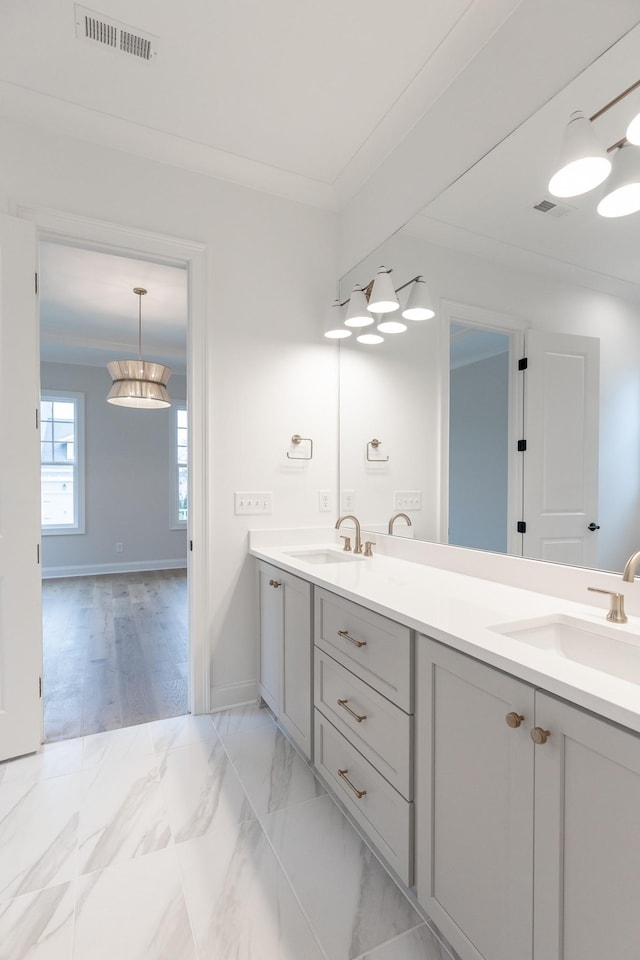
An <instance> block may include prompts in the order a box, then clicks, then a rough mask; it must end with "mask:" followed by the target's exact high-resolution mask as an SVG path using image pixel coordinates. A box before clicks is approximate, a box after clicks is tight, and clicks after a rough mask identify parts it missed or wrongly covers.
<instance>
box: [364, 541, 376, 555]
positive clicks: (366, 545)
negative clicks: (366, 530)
mask: <svg viewBox="0 0 640 960" xmlns="http://www.w3.org/2000/svg"><path fill="white" fill-rule="evenodd" d="M375 545H376V542H375V540H365V542H364V555H365V557H372V556H373V550H372V549H371V547H375Z"/></svg>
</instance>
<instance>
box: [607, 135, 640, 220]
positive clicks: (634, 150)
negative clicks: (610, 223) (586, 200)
mask: <svg viewBox="0 0 640 960" xmlns="http://www.w3.org/2000/svg"><path fill="white" fill-rule="evenodd" d="M638 210H640V147H636V146H633V145H632V144H630V143H625V144H623V145H622V146H621V147H618V149H617V150H616V152H615V154H614V157H613V172H612V174H611V179H610V180H609V182H608V183H607V192H606V193H605V195H604V196H603V197H602V199H601V200H600V203H599V204H598V213H599V214H600V216H601V217H626V216H627V215H628V214H630V213H636V212H637V211H638Z"/></svg>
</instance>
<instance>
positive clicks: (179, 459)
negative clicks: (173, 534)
mask: <svg viewBox="0 0 640 960" xmlns="http://www.w3.org/2000/svg"><path fill="white" fill-rule="evenodd" d="M173 431H174V432H173V441H174V449H175V462H174V468H173V484H172V488H173V497H172V499H173V507H172V516H173V523H172V527H186V525H187V519H188V516H189V506H188V497H189V492H188V487H189V467H188V447H189V429H188V421H187V410H186V407H177V406H176V407H174V418H173Z"/></svg>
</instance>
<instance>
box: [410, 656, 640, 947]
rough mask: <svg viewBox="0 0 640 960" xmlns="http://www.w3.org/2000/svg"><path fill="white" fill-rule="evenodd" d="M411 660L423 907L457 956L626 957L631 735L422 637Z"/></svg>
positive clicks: (633, 913)
mask: <svg viewBox="0 0 640 960" xmlns="http://www.w3.org/2000/svg"><path fill="white" fill-rule="evenodd" d="M416 657H417V683H418V687H417V700H416V729H417V739H416V764H417V781H416V871H417V883H416V887H417V895H418V900H419V902H420V903H421V904H422V906H423V907H424V909H425V910H426V912H427V913H428V914H429V916H430V917H432V919H433V920H434V921H435V923H436V924H437V925H438V926H439V927H440V928H441V930H442V932H443V934H444V935H445V936H446V937H447V939H448V940H449V941H450V942H451V944H452V945H453V946H454V947H455V949H456V950H457V951H458V952H459V954H460V956H461V957H462V958H463V960H480V958H482V960H531V958H533V960H602V958H603V957H606V958H607V960H630V958H631V957H632V956H636V954H637V949H638V944H640V909H639V907H638V905H639V904H640V828H639V827H638V819H639V814H638V811H640V737H639V736H638V735H636V734H634V733H632V732H630V731H628V730H624V729H622V728H620V727H617V726H616V725H614V724H612V723H610V722H608V721H606V720H603V719H600V718H598V717H596V716H593V715H592V714H590V713H587V712H586V711H584V710H582V709H580V708H579V707H574V706H572V705H571V704H568V703H566V702H564V701H560V700H557V699H555V698H554V697H551V696H549V695H547V694H545V693H544V692H542V691H540V690H536V689H535V688H533V687H532V686H529V685H528V684H526V683H524V682H522V681H520V680H517V679H515V678H513V677H510V676H508V675H507V674H504V673H502V672H501V671H500V670H496V669H494V668H492V667H488V666H486V665H485V664H482V663H479V662H478V661H477V660H474V659H472V658H470V657H467V656H465V655H464V654H461V653H458V652H456V651H454V650H452V649H450V648H448V647H446V646H443V645H442V644H439V643H436V642H434V641H432V640H430V639H428V638H425V637H420V638H418V640H417V651H416ZM532 730H534V731H535V735H536V737H537V739H538V742H537V743H534V741H533V740H532V738H531V731H532ZM534 878H535V880H534Z"/></svg>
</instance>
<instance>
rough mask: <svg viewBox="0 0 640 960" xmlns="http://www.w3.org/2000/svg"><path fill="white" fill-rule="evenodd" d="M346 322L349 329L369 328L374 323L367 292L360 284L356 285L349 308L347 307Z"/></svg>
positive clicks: (350, 298)
mask: <svg viewBox="0 0 640 960" xmlns="http://www.w3.org/2000/svg"><path fill="white" fill-rule="evenodd" d="M344 322H345V326H347V327H368V326H370V325H371V324H372V323H373V317H372V316H371V314H370V313H369V307H368V304H367V298H366V295H365V292H364V290H363V289H362V287H361V286H360V284H358V283H356V285H355V287H354V288H353V290H352V291H351V296H350V297H349V306H348V307H347V316H346V317H345V321H344Z"/></svg>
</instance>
